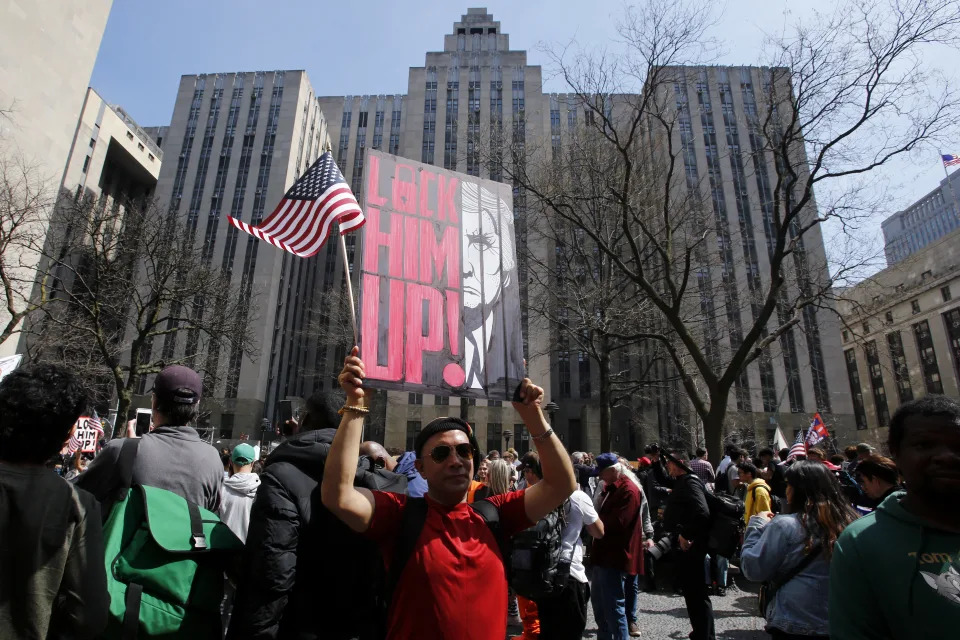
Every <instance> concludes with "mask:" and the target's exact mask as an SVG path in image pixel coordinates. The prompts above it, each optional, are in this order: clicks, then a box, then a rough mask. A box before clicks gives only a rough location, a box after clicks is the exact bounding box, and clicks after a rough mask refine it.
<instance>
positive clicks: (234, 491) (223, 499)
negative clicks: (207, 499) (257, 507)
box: [220, 473, 260, 542]
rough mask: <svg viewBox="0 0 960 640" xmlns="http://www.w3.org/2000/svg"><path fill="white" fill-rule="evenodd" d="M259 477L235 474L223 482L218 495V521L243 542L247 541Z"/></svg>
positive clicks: (250, 474) (249, 474)
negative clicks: (251, 510) (251, 509)
mask: <svg viewBox="0 0 960 640" xmlns="http://www.w3.org/2000/svg"><path fill="white" fill-rule="evenodd" d="M259 486H260V476H258V475H257V474H255V473H235V474H233V475H232V476H230V477H229V478H227V479H226V480H224V481H223V491H222V492H221V494H220V519H221V520H223V522H224V523H225V524H226V525H227V526H228V527H230V530H231V531H233V533H235V534H236V536H237V537H238V538H240V540H242V541H243V542H246V541H247V528H249V526H250V508H251V507H253V499H254V498H256V497H257V487H259Z"/></svg>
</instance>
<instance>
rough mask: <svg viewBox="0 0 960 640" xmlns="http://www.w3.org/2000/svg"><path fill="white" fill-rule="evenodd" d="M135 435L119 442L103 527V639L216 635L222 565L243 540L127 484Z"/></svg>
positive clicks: (195, 511) (201, 513) (177, 502)
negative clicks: (115, 482) (106, 603)
mask: <svg viewBox="0 0 960 640" xmlns="http://www.w3.org/2000/svg"><path fill="white" fill-rule="evenodd" d="M139 443H140V440H139V439H135V438H131V439H129V440H126V441H124V443H123V446H122V447H121V449H120V455H119V463H118V466H119V476H120V483H121V484H120V486H119V487H118V489H117V494H116V498H115V501H114V502H113V505H112V506H111V507H110V508H109V514H110V515H109V517H108V518H107V521H106V523H105V524H104V526H103V539H104V544H105V547H106V551H105V553H104V557H105V560H106V571H107V591H108V592H109V593H110V615H109V622H108V625H107V630H106V631H105V632H104V634H103V636H102V637H104V638H115V639H122V640H128V639H132V638H137V637H140V638H171V639H173V638H220V637H222V635H223V631H222V628H221V620H220V601H221V600H222V599H223V583H224V571H225V570H226V569H227V567H228V564H229V562H230V561H231V559H232V557H233V556H235V555H236V552H238V551H239V550H240V549H242V548H243V543H242V542H241V541H240V540H239V539H238V538H237V536H235V535H234V534H233V532H232V531H230V529H229V527H227V525H225V524H223V523H222V522H221V521H220V518H219V517H217V514H215V513H213V512H211V511H207V510H206V509H203V508H200V507H198V506H197V505H195V504H193V503H192V502H189V501H187V500H186V499H185V498H183V497H181V496H179V495H177V494H175V493H173V492H171V491H166V490H165V489H158V488H156V487H145V486H139V485H137V486H132V478H133V463H134V460H135V459H136V455H137V446H138V445H139Z"/></svg>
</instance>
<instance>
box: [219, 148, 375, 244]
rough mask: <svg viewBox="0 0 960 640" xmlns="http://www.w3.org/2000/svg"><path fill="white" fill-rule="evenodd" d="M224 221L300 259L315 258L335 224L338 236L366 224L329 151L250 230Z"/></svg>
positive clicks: (230, 219)
mask: <svg viewBox="0 0 960 640" xmlns="http://www.w3.org/2000/svg"><path fill="white" fill-rule="evenodd" d="M227 220H229V221H230V224H232V225H233V226H235V227H237V228H238V229H240V230H241V231H244V232H246V233H249V234H250V235H252V236H254V237H255V238H259V239H260V240H264V241H266V242H269V243H270V244H272V245H273V246H275V247H277V248H278V249H282V250H284V251H288V252H290V253H292V254H293V255H295V256H299V257H301V258H309V257H310V256H313V255H316V254H317V252H319V251H320V249H322V248H323V245H324V243H326V241H327V238H329V237H330V229H331V227H332V226H333V224H334V223H335V222H336V223H339V225H340V233H341V234H344V233H347V232H348V231H353V230H355V229H359V228H360V227H362V226H363V223H364V222H366V219H365V218H364V217H363V211H362V210H361V209H360V204H359V203H358V202H357V198H356V197H355V196H354V195H353V191H351V189H350V186H349V185H348V184H347V182H346V180H344V179H343V174H342V173H340V167H338V166H337V163H336V162H334V160H333V154H331V153H330V152H329V151H327V152H326V153H324V154H323V155H321V156H320V157H319V158H317V161H316V162H314V163H313V166H311V167H310V168H309V169H308V170H307V172H306V173H305V174H303V176H302V177H301V178H300V179H299V180H297V181H296V183H294V185H293V186H292V187H290V190H289V191H287V193H286V194H285V195H284V196H283V199H282V200H280V204H278V205H277V208H276V209H274V210H273V213H271V214H270V215H269V216H267V218H266V220H264V221H263V222H262V223H260V224H259V225H257V226H253V225H250V224H247V223H245V222H242V221H240V220H237V219H236V218H232V217H229V216H228V217H227Z"/></svg>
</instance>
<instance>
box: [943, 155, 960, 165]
mask: <svg viewBox="0 0 960 640" xmlns="http://www.w3.org/2000/svg"><path fill="white" fill-rule="evenodd" d="M940 157H941V158H943V166H945V167H952V166H953V165H955V164H960V156H958V155H957V154H955V153H941V154H940Z"/></svg>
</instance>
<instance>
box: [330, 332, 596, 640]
mask: <svg viewBox="0 0 960 640" xmlns="http://www.w3.org/2000/svg"><path fill="white" fill-rule="evenodd" d="M357 354H358V350H357V348H356V347H354V349H353V351H352V352H351V354H350V355H349V356H348V357H347V358H346V360H345V361H344V367H343V371H342V372H341V373H340V378H339V380H340V386H341V387H343V389H344V391H345V392H346V394H347V403H346V405H345V406H344V408H343V421H342V422H341V423H340V428H339V429H337V435H336V437H335V438H334V440H333V444H332V446H331V448H330V453H329V455H328V457H327V466H326V470H325V471H324V477H323V484H322V485H321V497H322V499H323V504H324V506H326V507H327V508H328V509H330V511H331V512H333V513H334V514H335V515H336V516H337V517H338V518H340V519H341V520H342V521H343V522H344V523H346V524H347V526H349V527H350V528H351V529H353V530H354V531H357V532H360V533H364V534H365V535H367V536H368V537H369V538H371V539H373V540H375V541H377V542H378V543H380V544H381V546H382V548H383V550H384V556H385V558H386V562H387V565H388V567H389V565H390V563H391V562H392V560H393V554H394V552H395V548H394V547H395V546H396V544H395V543H396V541H397V540H398V538H400V537H401V535H402V533H401V522H402V516H403V512H404V509H405V508H406V507H407V498H406V496H398V495H394V494H389V493H382V492H379V491H369V490H367V489H363V488H355V487H354V486H353V477H354V474H355V470H356V467H357V459H358V452H359V448H360V440H361V431H362V430H363V418H364V416H365V414H366V409H365V408H364V407H363V406H362V403H363V398H364V389H363V378H364V365H363V362H362V361H361V360H360V358H359V357H358V355H357ZM520 397H521V398H522V401H520V402H514V403H513V406H514V408H515V409H516V410H517V413H519V414H520V417H521V418H522V419H523V422H524V424H525V425H526V427H527V430H528V431H529V432H530V437H531V440H532V441H533V442H534V444H535V445H536V447H537V451H538V453H539V454H540V464H541V467H542V470H543V480H542V481H540V482H538V483H537V484H536V485H535V486H532V487H529V488H527V489H525V490H523V491H514V492H511V493H506V494H502V495H498V496H494V497H492V498H490V499H489V500H490V502H491V503H493V505H494V506H495V507H497V509H498V510H499V515H500V528H501V531H502V532H503V534H504V535H505V536H512V535H514V534H515V533H518V532H520V531H522V530H524V529H527V528H529V527H531V526H533V523H535V522H537V521H538V520H540V519H541V518H543V517H545V516H546V515H547V514H548V513H550V512H551V511H553V510H554V509H556V508H557V507H558V506H559V505H560V504H561V503H563V501H564V500H565V499H566V498H567V497H568V496H569V495H570V494H571V493H573V491H574V490H575V489H576V488H577V481H576V478H575V477H574V474H573V466H572V465H571V463H570V458H569V456H567V453H566V451H564V448H563V445H562V444H561V443H560V440H559V438H557V437H556V436H555V435H554V433H553V430H552V429H551V428H550V426H549V425H548V424H547V421H546V418H544V415H543V412H542V411H541V409H540V404H541V402H542V399H543V389H541V388H540V387H538V386H536V385H534V384H532V383H531V382H530V380H529V379H525V380H524V381H523V383H522V384H521V387H520ZM475 442H476V440H475V439H474V438H473V437H472V431H471V429H470V426H469V425H467V424H466V423H465V422H463V421H461V420H458V419H453V418H439V419H437V420H434V421H433V422H431V423H429V424H427V425H426V426H425V427H424V428H423V429H422V430H421V432H420V435H419V436H418V437H417V440H416V443H415V446H414V449H415V452H416V455H417V460H416V463H415V464H416V467H417V471H419V472H420V474H421V475H422V476H423V477H424V478H425V479H426V480H427V484H428V485H429V490H428V491H427V494H426V496H425V500H426V507H427V514H426V520H425V523H424V526H423V529H422V531H421V533H420V536H419V538H417V541H416V543H415V544H414V546H413V550H412V553H411V554H410V556H409V559H408V560H407V562H406V564H405V565H404V568H403V571H402V573H401V574H400V576H399V579H398V581H397V584H396V588H395V590H394V591H393V597H392V600H391V602H390V608H389V611H388V614H387V616H388V628H389V632H388V635H387V640H413V639H415V638H416V639H418V640H503V637H504V636H505V635H506V628H507V581H506V575H505V573H504V568H503V562H502V558H501V556H500V550H499V547H498V545H497V541H496V539H495V537H494V535H493V533H492V531H491V529H490V527H489V526H488V525H487V523H486V522H485V521H484V520H483V518H482V517H481V516H480V515H479V514H478V513H477V512H475V511H474V510H473V509H472V508H471V507H470V505H468V504H467V502H466V499H467V492H468V490H469V488H470V481H471V479H472V478H473V472H474V461H475V459H476V458H477V456H478V451H477V449H476V447H475V444H474V443H475ZM468 609H469V610H470V611H471V612H472V613H470V614H468V613H467V611H468ZM478 616H479V617H478Z"/></svg>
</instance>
